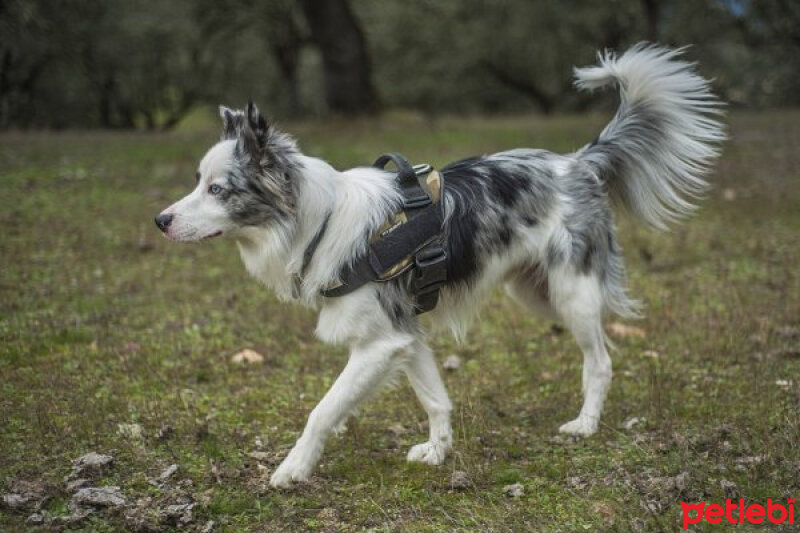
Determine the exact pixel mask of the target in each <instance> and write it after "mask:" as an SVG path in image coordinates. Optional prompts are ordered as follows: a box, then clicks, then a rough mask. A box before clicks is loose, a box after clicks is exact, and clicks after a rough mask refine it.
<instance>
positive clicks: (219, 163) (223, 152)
mask: <svg viewBox="0 0 800 533" xmlns="http://www.w3.org/2000/svg"><path fill="white" fill-rule="evenodd" d="M219 111H220V116H221V117H222V121H223V127H222V137H221V139H220V141H219V142H218V143H217V144H216V145H214V146H213V147H212V148H211V149H210V150H209V151H208V152H207V153H206V155H205V156H204V157H203V159H202V160H201V161H200V165H199V167H198V168H197V173H196V175H195V178H196V181H197V186H196V187H195V188H194V190H193V191H192V192H191V193H189V194H188V195H187V196H186V197H184V198H183V199H181V200H179V201H178V202H176V203H174V204H172V205H171V206H169V207H168V208H167V209H165V210H164V211H162V212H161V213H160V214H159V215H158V216H157V217H156V225H157V226H158V228H159V229H160V230H161V231H163V232H164V235H166V236H167V237H168V238H170V239H172V240H175V241H180V242H194V241H199V240H202V239H207V238H211V237H217V236H219V235H223V234H225V233H233V232H235V231H236V230H239V229H241V228H245V227H249V226H261V227H265V226H269V225H271V224H276V223H280V222H285V221H286V220H287V219H289V218H290V217H291V216H292V215H293V213H294V207H295V188H294V184H293V179H292V175H293V174H294V173H295V172H296V171H297V169H298V166H299V163H298V155H299V152H298V150H297V146H296V144H295V142H294V140H293V139H292V138H291V137H289V136H288V135H285V134H283V133H281V132H279V131H278V130H276V129H275V128H274V126H272V125H271V124H268V123H267V121H266V120H265V119H264V117H262V116H261V113H259V111H258V108H257V107H256V106H255V105H253V103H252V102H250V103H249V104H247V109H246V110H244V111H240V110H231V109H228V108H227V107H220V110H219Z"/></svg>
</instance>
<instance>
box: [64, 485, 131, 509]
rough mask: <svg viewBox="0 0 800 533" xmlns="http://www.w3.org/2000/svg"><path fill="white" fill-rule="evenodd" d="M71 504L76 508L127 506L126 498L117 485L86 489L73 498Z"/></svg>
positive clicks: (79, 491) (80, 490)
mask: <svg viewBox="0 0 800 533" xmlns="http://www.w3.org/2000/svg"><path fill="white" fill-rule="evenodd" d="M71 503H72V504H74V505H76V506H87V505H88V506H92V507H119V506H120V505H125V497H124V496H123V495H122V493H121V492H120V489H119V487H117V486H116V485H108V486H105V487H85V488H82V489H79V490H78V492H76V493H75V495H74V496H72V501H71Z"/></svg>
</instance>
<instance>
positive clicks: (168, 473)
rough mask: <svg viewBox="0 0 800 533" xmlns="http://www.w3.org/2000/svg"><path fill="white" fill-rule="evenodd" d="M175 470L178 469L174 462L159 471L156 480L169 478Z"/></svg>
mask: <svg viewBox="0 0 800 533" xmlns="http://www.w3.org/2000/svg"><path fill="white" fill-rule="evenodd" d="M177 471H178V465H176V464H172V465H169V466H168V467H167V468H166V470H164V471H163V472H161V474H159V475H158V480H159V481H166V480H168V479H169V478H171V477H172V475H173V474H174V473H175V472H177Z"/></svg>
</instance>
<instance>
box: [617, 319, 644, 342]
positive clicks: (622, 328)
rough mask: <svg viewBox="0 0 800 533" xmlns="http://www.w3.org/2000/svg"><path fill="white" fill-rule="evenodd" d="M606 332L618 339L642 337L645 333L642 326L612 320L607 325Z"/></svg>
mask: <svg viewBox="0 0 800 533" xmlns="http://www.w3.org/2000/svg"><path fill="white" fill-rule="evenodd" d="M608 332H609V333H610V334H611V335H613V336H614V337H617V338H620V339H631V338H632V339H644V338H645V337H646V336H647V333H646V332H645V331H644V330H643V329H642V328H637V327H636V326H629V325H627V324H623V323H621V322H612V323H611V324H609V325H608Z"/></svg>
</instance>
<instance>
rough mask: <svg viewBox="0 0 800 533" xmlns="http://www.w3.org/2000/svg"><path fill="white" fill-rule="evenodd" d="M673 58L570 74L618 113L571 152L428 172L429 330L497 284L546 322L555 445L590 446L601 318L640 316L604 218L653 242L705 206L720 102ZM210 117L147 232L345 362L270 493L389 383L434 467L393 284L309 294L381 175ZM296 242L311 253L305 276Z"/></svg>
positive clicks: (383, 215) (662, 52)
mask: <svg viewBox="0 0 800 533" xmlns="http://www.w3.org/2000/svg"><path fill="white" fill-rule="evenodd" d="M682 53H683V50H673V49H667V48H663V47H659V46H657V45H652V44H644V43H641V44H638V45H636V46H634V47H632V48H631V49H629V50H628V51H626V52H625V53H623V54H621V55H617V54H615V53H613V52H608V51H606V52H603V53H599V54H598V64H597V65H596V66H592V67H587V68H580V69H577V68H576V69H575V78H576V79H575V85H576V86H577V87H578V88H579V89H588V90H592V89H597V88H601V87H605V86H609V85H616V86H617V87H618V88H619V92H620V104H619V107H618V109H617V111H616V114H615V115H614V117H613V118H612V119H611V121H610V122H609V123H608V125H607V126H606V127H605V128H604V129H603V130H602V132H601V133H600V134H599V136H598V137H597V138H596V139H595V140H594V141H593V142H591V143H590V144H588V145H586V146H584V147H583V148H581V149H579V150H577V151H576V152H574V153H570V154H566V155H559V154H555V153H552V152H549V151H545V150H535V149H527V148H523V149H514V150H510V151H506V152H500V153H495V154H491V155H483V156H480V157H473V158H468V159H464V160H461V161H457V162H454V163H451V164H449V165H447V166H445V167H444V168H442V169H440V171H439V172H440V174H441V176H442V177H443V178H444V182H445V184H446V188H445V189H444V193H443V198H442V202H443V209H444V222H443V234H444V235H445V237H444V240H445V248H446V250H447V254H448V257H449V261H448V264H447V281H446V284H445V286H444V287H443V288H442V290H441V293H440V297H439V302H438V306H437V307H436V308H435V309H434V310H433V311H432V312H431V314H432V315H433V316H434V320H433V322H434V323H436V324H444V325H446V326H448V327H449V328H450V329H451V330H452V331H453V333H454V334H455V336H456V337H457V338H462V337H463V335H464V333H465V331H466V328H467V326H468V325H469V323H470V320H471V319H472V318H473V317H474V316H475V315H476V312H477V310H478V309H479V304H480V302H482V301H484V300H486V299H487V297H488V296H489V295H490V293H491V291H492V289H493V287H495V286H496V285H498V284H500V283H503V284H505V287H506V290H507V292H508V294H509V295H510V296H511V297H512V298H513V299H514V300H516V301H517V302H518V303H520V304H521V305H522V307H523V308H525V309H528V310H532V311H538V312H543V313H545V314H547V315H550V316H553V317H556V318H558V319H560V320H562V321H563V323H564V324H565V325H566V327H567V328H568V329H569V330H570V331H571V332H572V334H573V335H574V337H575V339H576V341H577V343H578V346H579V347H580V349H581V351H582V352H583V397H584V399H583V407H582V408H581V410H580V413H579V414H578V416H577V417H576V418H575V419H574V420H572V421H569V422H567V423H566V424H564V425H562V426H561V427H560V428H559V430H560V431H561V432H562V433H566V434H570V435H578V436H589V435H592V434H593V433H595V432H596V431H597V428H598V421H599V419H600V413H601V411H602V409H603V402H604V400H605V397H606V393H607V391H608V388H609V385H610V383H611V360H610V358H609V355H608V346H609V342H608V339H607V338H606V336H605V333H604V329H603V319H604V317H605V316H607V315H609V314H615V315H618V316H622V317H635V316H638V315H639V305H638V303H637V302H636V301H635V300H633V299H631V298H630V297H629V295H628V293H627V289H626V283H625V270H624V266H623V260H622V256H621V251H620V247H619V244H618V243H617V236H616V230H615V225H614V218H613V215H612V210H611V206H612V202H616V203H618V204H621V205H622V206H623V207H625V208H627V210H628V211H630V212H631V213H632V214H633V215H634V216H635V217H636V218H638V219H639V220H641V221H642V222H644V223H645V224H647V225H649V226H652V227H655V228H658V229H665V228H666V227H667V226H668V224H670V223H672V222H676V221H678V220H679V219H681V218H683V217H684V216H685V215H687V214H689V213H690V212H691V211H692V210H693V209H694V208H695V205H694V203H693V200H695V199H698V198H700V197H702V196H703V193H704V192H705V191H706V190H707V188H708V183H707V181H706V176H707V174H708V173H709V172H710V170H711V168H712V166H713V163H714V161H715V160H716V158H717V157H718V155H719V149H720V143H721V142H722V141H723V140H724V138H725V134H724V130H723V126H722V123H721V119H720V115H721V113H722V109H721V107H722V106H721V103H720V101H719V100H718V99H717V98H716V97H715V96H714V95H713V94H712V92H711V90H710V87H709V82H708V81H707V80H705V79H704V78H702V77H701V76H700V75H698V74H697V73H696V70H695V67H694V65H693V64H690V63H687V62H685V61H683V60H682V59H681V55H682ZM220 115H221V117H222V120H223V129H222V136H221V139H220V141H219V142H218V143H217V144H215V145H214V146H213V147H212V148H211V149H210V150H209V151H208V152H207V153H206V154H205V156H204V157H203V159H202V160H201V161H200V164H199V167H198V170H197V174H196V180H197V185H196V187H195V188H194V190H193V191H192V192H191V193H190V194H189V195H188V196H186V197H185V198H183V199H182V200H180V201H178V202H176V203H175V204H173V205H171V206H170V207H168V208H167V209H166V210H164V211H163V212H162V213H160V214H159V215H158V216H157V217H156V224H157V226H158V227H159V228H160V229H161V231H162V232H163V233H164V235H165V236H166V237H168V238H169V239H171V240H174V241H179V242H194V241H201V240H204V239H209V238H212V237H217V236H221V235H229V236H230V237H232V238H233V239H234V240H235V241H236V244H237V245H238V248H239V252H240V254H241V258H242V260H243V262H244V265H245V267H246V269H247V271H248V272H249V273H250V274H251V275H252V276H254V277H255V278H256V279H258V280H260V281H261V282H263V283H264V284H266V285H267V286H268V287H269V288H271V289H272V290H273V291H274V292H275V293H276V295H277V296H278V297H279V298H281V299H282V300H285V301H294V302H297V303H300V304H302V305H305V306H309V307H312V308H315V309H319V310H320V313H319V319H318V323H317V327H316V335H317V336H318V337H319V338H320V339H321V340H323V341H325V342H327V343H331V344H344V345H347V346H349V349H350V356H349V359H348V362H347V364H346V366H345V368H344V370H343V371H342V373H341V374H340V375H339V377H338V378H337V379H336V381H335V383H334V384H333V386H332V387H331V388H330V390H329V391H328V392H327V393H326V394H325V396H324V398H323V399H322V400H321V401H320V402H319V404H318V405H317V406H316V407H315V408H314V410H313V411H312V412H311V414H310V416H309V417H308V421H307V423H306V426H305V429H304V430H303V432H302V435H301V436H300V437H299V439H298V440H297V442H296V444H295V446H294V447H293V448H292V450H291V451H290V452H289V454H288V456H287V457H286V458H285V459H284V461H283V462H282V463H281V464H280V466H279V467H278V468H277V469H276V470H275V471H274V473H273V474H272V476H271V479H270V484H271V485H272V486H274V487H288V486H291V485H292V484H293V483H294V482H303V481H306V480H308V479H309V476H310V475H311V473H312V471H313V469H314V467H315V466H316V464H317V463H318V461H319V459H320V456H321V454H322V451H323V446H324V444H325V441H326V439H327V437H328V436H329V435H330V434H331V433H333V432H338V431H340V430H341V429H342V428H343V427H344V423H345V421H346V418H347V417H348V416H350V415H351V414H353V413H354V412H355V410H356V409H357V407H358V406H359V404H361V403H363V401H364V400H365V398H368V397H369V396H370V395H371V394H372V393H374V392H376V391H377V390H378V389H379V388H380V387H381V385H383V384H386V383H387V382H389V381H391V380H392V379H393V377H394V376H396V375H397V374H402V373H404V374H405V375H406V376H407V377H408V380H409V381H410V383H411V386H412V388H413V389H414V391H415V393H416V395H417V397H418V398H419V401H420V403H421V404H422V407H423V408H424V409H425V411H426V413H427V416H428V420H429V432H430V434H429V436H428V440H427V441H426V442H423V443H421V444H418V445H416V446H413V447H412V448H411V449H410V451H409V452H408V456H407V459H408V460H409V461H417V462H422V463H427V464H430V465H439V464H441V463H442V462H443V461H444V460H445V457H446V456H447V454H448V452H449V451H450V449H451V446H452V442H453V436H452V429H451V425H450V413H451V409H452V404H451V403H450V400H449V398H448V395H447V391H446V390H445V386H444V383H443V382H442V379H441V377H440V375H439V371H438V369H437V365H436V360H435V358H434V355H433V353H432V351H431V349H430V348H429V347H428V344H427V343H426V340H425V338H426V337H425V334H424V332H423V328H422V326H421V324H420V321H419V319H418V317H417V313H416V310H415V304H414V298H413V295H412V294H411V291H410V274H404V275H402V276H400V277H397V278H395V279H392V280H390V281H386V282H380V283H378V282H370V283H367V284H365V285H363V286H362V287H360V288H359V289H357V290H355V291H354V292H352V293H350V294H347V295H346V296H342V297H339V298H328V297H324V296H322V295H321V294H320V291H321V290H323V289H325V288H326V287H329V286H331V284H334V283H336V281H337V277H338V275H339V273H340V272H341V271H342V269H343V268H345V267H346V266H347V265H349V264H352V263H353V261H354V260H355V258H357V257H359V256H360V255H361V254H363V253H365V250H366V249H367V246H368V241H369V237H370V235H372V234H374V233H375V231H376V230H377V229H378V228H380V227H381V226H382V225H384V224H385V223H386V221H387V220H388V219H389V217H391V216H392V215H393V214H394V213H397V212H398V210H399V209H400V208H401V205H402V197H401V192H400V190H399V187H398V183H397V181H396V179H395V175H394V174H393V173H391V172H387V171H385V170H381V169H378V168H374V167H360V168H353V169H350V170H346V171H343V172H340V171H337V170H335V169H334V168H333V167H332V166H331V165H329V164H328V163H326V162H324V161H322V160H320V159H318V158H314V157H310V156H307V155H304V154H303V153H301V151H300V150H299V148H298V146H297V144H296V142H295V141H294V140H293V138H292V137H290V136H289V135H287V134H285V133H282V132H281V131H279V130H278V129H277V128H276V127H275V126H274V124H272V123H268V122H267V121H266V120H265V119H264V117H263V116H262V115H261V113H260V112H259V110H258V108H257V107H256V106H255V105H253V104H252V103H250V104H248V105H247V107H246V109H245V110H231V109H228V108H226V107H220ZM323 226H327V230H324V228H323ZM323 231H324V233H323ZM312 241H318V242H315V243H314V244H315V251H314V254H313V257H312V258H311V261H310V263H309V264H307V265H304V262H305V261H304V256H306V255H307V254H306V250H307V249H308V248H309V246H310V245H311V243H312ZM304 267H307V268H304ZM301 269H302V276H300V273H301ZM293 280H296V281H293Z"/></svg>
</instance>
